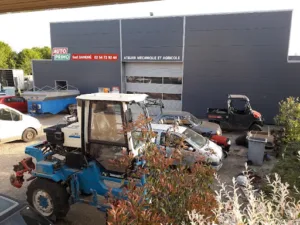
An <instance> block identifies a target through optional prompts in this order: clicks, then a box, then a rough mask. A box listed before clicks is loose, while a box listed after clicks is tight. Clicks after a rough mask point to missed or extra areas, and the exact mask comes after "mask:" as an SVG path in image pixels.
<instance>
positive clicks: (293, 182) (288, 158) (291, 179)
mask: <svg viewBox="0 0 300 225" xmlns="http://www.w3.org/2000/svg"><path fill="white" fill-rule="evenodd" d="M299 150H300V142H294V143H290V144H288V145H286V146H284V147H283V150H282V155H281V157H280V159H279V160H278V162H277V163H276V165H275V167H274V168H273V171H272V172H273V173H277V174H279V176H280V177H281V179H282V181H283V182H284V183H285V182H286V183H288V184H290V186H291V187H294V186H295V187H296V188H297V189H298V190H300V163H299V157H298V151H299ZM291 193H292V194H294V197H296V198H297V199H299V195H298V194H296V192H295V190H294V189H293V188H291Z"/></svg>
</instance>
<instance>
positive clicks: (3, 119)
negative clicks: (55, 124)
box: [0, 104, 42, 144]
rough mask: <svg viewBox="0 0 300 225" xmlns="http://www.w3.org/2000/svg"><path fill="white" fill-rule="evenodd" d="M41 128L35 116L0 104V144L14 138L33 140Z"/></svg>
mask: <svg viewBox="0 0 300 225" xmlns="http://www.w3.org/2000/svg"><path fill="white" fill-rule="evenodd" d="M41 130H42V125H41V123H40V122H39V121H38V120H37V119H36V118H34V117H31V116H29V115H25V114H23V113H21V112H19V111H18V110H16V109H13V108H11V107H9V106H6V105H3V104H0V144H1V143H5V142H10V141H16V140H23V141H25V142H30V141H33V140H34V139H35V137H36V136H37V135H38V134H39V133H40V132H41Z"/></svg>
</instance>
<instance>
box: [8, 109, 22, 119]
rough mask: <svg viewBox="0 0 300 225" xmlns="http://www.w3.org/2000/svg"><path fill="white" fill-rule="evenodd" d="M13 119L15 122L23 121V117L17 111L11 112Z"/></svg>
mask: <svg viewBox="0 0 300 225" xmlns="http://www.w3.org/2000/svg"><path fill="white" fill-rule="evenodd" d="M10 113H11V117H12V120H13V121H20V120H21V115H20V114H19V113H17V112H15V111H10Z"/></svg>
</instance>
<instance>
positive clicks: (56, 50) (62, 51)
mask: <svg viewBox="0 0 300 225" xmlns="http://www.w3.org/2000/svg"><path fill="white" fill-rule="evenodd" d="M65 54H68V48H53V49H52V56H55V55H65Z"/></svg>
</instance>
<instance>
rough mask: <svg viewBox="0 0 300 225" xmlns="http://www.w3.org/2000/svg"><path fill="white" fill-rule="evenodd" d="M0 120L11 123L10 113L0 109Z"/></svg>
mask: <svg viewBox="0 0 300 225" xmlns="http://www.w3.org/2000/svg"><path fill="white" fill-rule="evenodd" d="M0 120H6V121H11V120H12V117H11V113H10V110H9V109H0Z"/></svg>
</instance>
